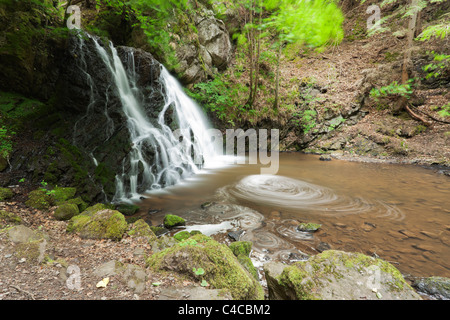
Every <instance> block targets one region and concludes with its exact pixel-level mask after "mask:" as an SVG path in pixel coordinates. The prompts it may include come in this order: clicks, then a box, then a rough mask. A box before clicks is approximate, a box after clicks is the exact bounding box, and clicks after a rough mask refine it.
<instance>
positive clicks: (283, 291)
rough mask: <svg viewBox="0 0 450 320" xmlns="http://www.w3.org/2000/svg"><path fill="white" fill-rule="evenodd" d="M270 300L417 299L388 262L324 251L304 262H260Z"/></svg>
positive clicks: (357, 255)
mask: <svg viewBox="0 0 450 320" xmlns="http://www.w3.org/2000/svg"><path fill="white" fill-rule="evenodd" d="M264 271H265V274H266V279H267V285H268V289H269V299H272V300H378V299H383V300H420V299H421V297H420V296H419V295H418V294H417V293H416V292H415V291H414V290H413V289H412V288H411V286H410V285H409V284H407V283H406V282H405V280H404V278H403V276H402V275H401V273H400V272H399V271H398V270H397V269H396V268H395V267H394V266H392V265H391V264H390V263H388V262H386V261H383V260H381V259H375V258H372V257H369V256H366V255H364V254H360V253H347V252H343V251H336V250H327V251H324V252H322V253H321V254H318V255H316V256H313V257H311V258H310V259H309V260H308V261H301V262H297V263H295V264H293V265H289V266H285V265H281V264H276V263H267V264H265V265H264Z"/></svg>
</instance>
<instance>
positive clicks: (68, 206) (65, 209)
mask: <svg viewBox="0 0 450 320" xmlns="http://www.w3.org/2000/svg"><path fill="white" fill-rule="evenodd" d="M79 213H80V209H78V206H77V205H76V204H74V203H64V204H62V205H60V206H58V208H56V210H55V213H54V214H53V216H54V217H55V219H56V220H60V221H65V220H70V219H71V218H72V217H74V216H76V215H77V214H79Z"/></svg>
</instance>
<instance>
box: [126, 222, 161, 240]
mask: <svg viewBox="0 0 450 320" xmlns="http://www.w3.org/2000/svg"><path fill="white" fill-rule="evenodd" d="M128 235H129V236H132V237H142V238H146V239H148V241H149V242H151V241H156V240H157V237H156V235H155V234H154V233H153V231H152V229H151V228H150V226H149V225H148V223H147V222H145V221H144V219H139V220H137V221H136V222H134V223H133V224H131V226H130V230H129V231H128Z"/></svg>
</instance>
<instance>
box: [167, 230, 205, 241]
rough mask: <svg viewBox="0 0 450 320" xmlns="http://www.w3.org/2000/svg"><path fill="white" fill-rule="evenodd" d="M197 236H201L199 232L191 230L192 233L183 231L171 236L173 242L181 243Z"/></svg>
mask: <svg viewBox="0 0 450 320" xmlns="http://www.w3.org/2000/svg"><path fill="white" fill-rule="evenodd" d="M197 234H202V233H201V232H200V231H198V230H192V231H186V230H184V231H180V232H177V233H176V234H175V235H174V236H173V238H174V239H175V240H177V241H183V240H186V239H188V238H190V237H192V236H195V235H197Z"/></svg>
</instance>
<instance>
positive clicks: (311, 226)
mask: <svg viewBox="0 0 450 320" xmlns="http://www.w3.org/2000/svg"><path fill="white" fill-rule="evenodd" d="M321 227H322V225H321V224H318V223H300V224H299V225H298V226H297V230H299V231H308V232H314V231H317V230H319V229H320V228H321Z"/></svg>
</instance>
